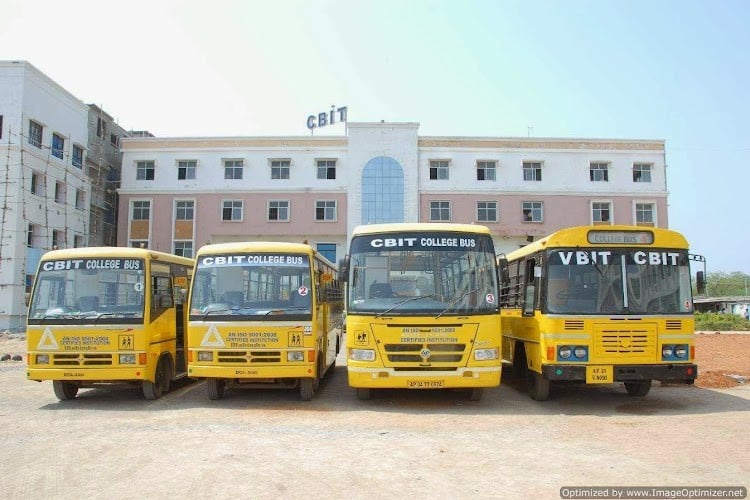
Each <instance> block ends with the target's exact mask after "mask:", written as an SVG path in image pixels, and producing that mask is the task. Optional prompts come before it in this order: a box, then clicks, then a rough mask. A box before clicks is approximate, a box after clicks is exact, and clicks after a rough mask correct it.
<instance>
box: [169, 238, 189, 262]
mask: <svg viewBox="0 0 750 500" xmlns="http://www.w3.org/2000/svg"><path fill="white" fill-rule="evenodd" d="M172 253H174V254H175V255H180V256H182V257H188V258H192V257H193V242H192V241H175V242H174V251H173V252H172Z"/></svg>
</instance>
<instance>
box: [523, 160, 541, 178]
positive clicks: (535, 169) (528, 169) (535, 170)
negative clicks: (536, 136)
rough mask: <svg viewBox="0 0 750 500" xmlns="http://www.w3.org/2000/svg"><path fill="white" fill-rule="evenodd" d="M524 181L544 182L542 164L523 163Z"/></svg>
mask: <svg viewBox="0 0 750 500" xmlns="http://www.w3.org/2000/svg"><path fill="white" fill-rule="evenodd" d="M523 180H525V181H541V180H542V163H541V162H538V161H525V162H523Z"/></svg>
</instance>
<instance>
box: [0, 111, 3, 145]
mask: <svg viewBox="0 0 750 500" xmlns="http://www.w3.org/2000/svg"><path fill="white" fill-rule="evenodd" d="M2 138H3V115H0V139H2Z"/></svg>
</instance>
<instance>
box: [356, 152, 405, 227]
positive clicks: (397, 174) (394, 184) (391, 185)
mask: <svg viewBox="0 0 750 500" xmlns="http://www.w3.org/2000/svg"><path fill="white" fill-rule="evenodd" d="M387 222H404V169H403V167H402V166H401V164H400V163H399V162H397V161H396V160H394V159H393V158H389V157H387V156H378V157H376V158H373V159H371V160H370V161H368V162H367V163H366V164H365V167H364V168H363V169H362V224H375V223H387Z"/></svg>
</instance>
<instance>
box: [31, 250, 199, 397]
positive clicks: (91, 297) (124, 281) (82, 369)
mask: <svg viewBox="0 0 750 500" xmlns="http://www.w3.org/2000/svg"><path fill="white" fill-rule="evenodd" d="M192 272H193V261H192V260H191V259H187V258H183V257H177V256H174V255H169V254H165V253H161V252H156V251H152V250H146V249H138V248H124V247H94V248H72V249H67V250H53V251H51V252H47V253H46V254H44V256H43V257H42V260H41V261H40V263H39V269H38V272H37V275H36V279H35V281H34V290H33V292H32V295H31V301H30V305H29V313H28V320H27V323H28V324H27V330H26V335H27V343H28V352H29V356H28V370H27V378H28V379H29V380H37V381H42V380H52V381H53V387H54V390H55V395H56V396H57V397H58V398H59V399H61V400H65V399H71V398H74V397H75V396H76V394H77V393H78V389H79V388H80V387H94V386H96V385H99V384H112V383H118V382H130V383H135V384H139V385H141V386H142V388H143V394H144V396H145V397H146V398H147V399H157V398H158V397H160V396H161V395H162V393H164V392H167V391H169V387H170V384H171V381H172V380H175V379H178V378H180V377H184V376H185V375H186V371H187V365H186V359H185V353H184V348H185V326H186V322H187V311H186V310H185V308H184V302H186V300H185V299H186V297H187V291H188V289H189V286H190V278H191V276H192Z"/></svg>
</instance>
